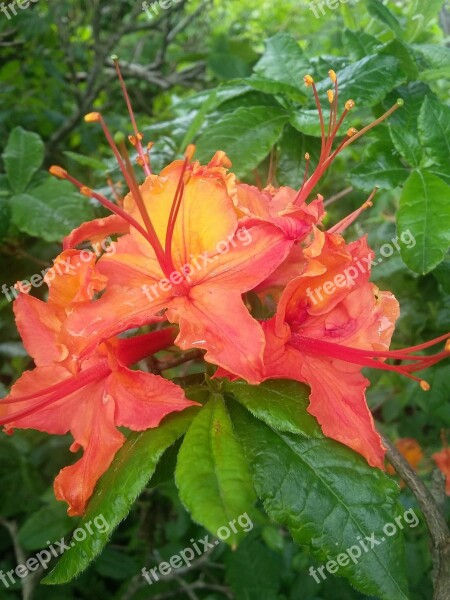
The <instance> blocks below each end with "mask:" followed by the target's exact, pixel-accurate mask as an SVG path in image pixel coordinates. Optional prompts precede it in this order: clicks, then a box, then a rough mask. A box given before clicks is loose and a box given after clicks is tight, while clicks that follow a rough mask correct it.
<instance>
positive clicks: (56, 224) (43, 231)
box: [11, 178, 94, 242]
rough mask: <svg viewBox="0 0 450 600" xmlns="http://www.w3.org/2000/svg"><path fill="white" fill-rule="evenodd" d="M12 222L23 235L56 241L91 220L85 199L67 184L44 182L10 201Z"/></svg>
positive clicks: (56, 180) (90, 212)
mask: <svg viewBox="0 0 450 600" xmlns="http://www.w3.org/2000/svg"><path fill="white" fill-rule="evenodd" d="M11 207H12V221H13V223H14V224H15V225H16V226H17V227H18V228H19V229H20V230H21V231H24V232H25V233H28V234H29V235H34V236H36V237H40V238H42V239H44V240H46V241H47V242H57V241H61V239H62V238H63V237H64V236H65V235H67V234H68V233H70V232H71V231H72V229H74V228H75V227H77V226H78V225H80V223H82V222H83V221H89V220H91V219H93V218H94V210H93V208H92V206H91V205H90V203H89V201H88V199H87V198H86V197H85V196H82V195H81V194H79V193H78V192H76V191H74V187H73V185H71V184H70V183H69V182H68V181H61V180H59V179H51V178H49V179H47V181H45V182H44V183H43V184H41V185H39V186H38V187H35V188H31V189H28V190H27V192H26V193H23V194H17V195H16V196H13V197H12V198H11Z"/></svg>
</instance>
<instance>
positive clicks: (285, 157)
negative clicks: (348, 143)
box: [277, 125, 320, 188]
mask: <svg viewBox="0 0 450 600" xmlns="http://www.w3.org/2000/svg"><path fill="white" fill-rule="evenodd" d="M278 148H279V156H278V162H277V179H278V182H279V183H280V185H289V186H290V187H293V188H299V187H300V185H301V183H302V181H303V177H304V174H305V153H306V152H308V153H309V154H310V156H311V161H312V164H317V162H318V160H319V155H320V140H319V139H318V138H313V137H310V136H306V135H303V134H301V133H299V132H298V131H296V130H295V129H294V128H293V127H291V126H290V125H287V126H286V127H285V128H284V131H283V135H282V137H281V139H280V141H279V144H278Z"/></svg>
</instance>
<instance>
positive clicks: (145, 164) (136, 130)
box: [111, 55, 152, 177]
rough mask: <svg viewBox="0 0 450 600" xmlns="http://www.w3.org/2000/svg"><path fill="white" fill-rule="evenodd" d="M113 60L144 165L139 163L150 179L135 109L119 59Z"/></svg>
mask: <svg viewBox="0 0 450 600" xmlns="http://www.w3.org/2000/svg"><path fill="white" fill-rule="evenodd" d="M111 59H112V61H113V63H114V66H115V68H116V72H117V76H118V78H119V82H120V87H121V89H122V94H123V96H124V98H125V102H126V104H127V108H128V112H129V115H130V119H131V123H132V126H133V131H134V135H135V138H136V150H137V152H138V155H139V157H140V158H141V160H142V164H141V163H139V164H141V166H142V168H143V169H144V172H145V174H146V175H147V177H148V176H149V175H151V174H152V173H151V171H150V164H149V163H148V162H147V160H146V155H145V154H144V150H143V148H142V144H141V140H142V134H141V133H139V130H138V127H137V123H136V119H135V117H134V112H133V107H132V106H131V101H130V97H129V95H128V91H127V88H126V86H125V82H124V80H123V77H122V72H121V70H120V67H119V59H118V57H117V56H115V55H113V56H111Z"/></svg>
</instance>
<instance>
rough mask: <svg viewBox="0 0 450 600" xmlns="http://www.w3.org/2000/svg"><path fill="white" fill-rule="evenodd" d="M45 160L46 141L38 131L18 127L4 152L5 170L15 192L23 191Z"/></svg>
mask: <svg viewBox="0 0 450 600" xmlns="http://www.w3.org/2000/svg"><path fill="white" fill-rule="evenodd" d="M43 160H44V143H43V141H42V140H41V138H40V137H39V136H38V134H37V133H32V132H31V131H26V130H25V129H23V128H22V127H16V128H15V129H13V130H12V131H11V133H10V135H9V138H8V141H7V143H6V148H5V151H4V152H3V161H4V163H5V171H6V174H7V176H8V180H9V183H10V185H11V189H12V191H13V192H14V193H16V194H17V193H19V192H23V190H25V189H26V187H27V185H28V183H29V182H30V179H31V177H32V176H33V173H34V172H35V171H37V170H38V169H39V167H40V166H41V165H42V161H43Z"/></svg>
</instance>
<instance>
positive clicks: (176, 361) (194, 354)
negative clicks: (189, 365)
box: [157, 350, 203, 372]
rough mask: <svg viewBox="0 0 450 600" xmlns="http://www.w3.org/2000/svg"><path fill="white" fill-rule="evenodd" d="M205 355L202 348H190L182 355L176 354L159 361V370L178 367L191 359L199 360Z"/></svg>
mask: <svg viewBox="0 0 450 600" xmlns="http://www.w3.org/2000/svg"><path fill="white" fill-rule="evenodd" d="M202 357H203V352H202V351H201V350H189V351H188V352H185V353H184V354H181V355H180V356H175V357H174V358H169V359H168V360H165V361H162V360H159V361H157V366H158V370H159V371H160V372H161V371H166V370H167V369H173V368H174V367H178V366H179V365H182V364H184V363H186V362H189V361H190V360H197V359H200V358H202Z"/></svg>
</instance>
